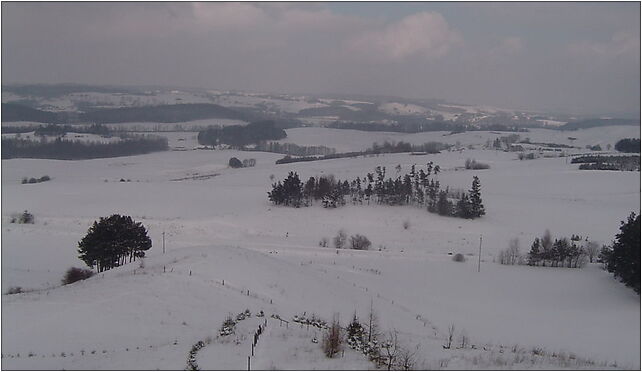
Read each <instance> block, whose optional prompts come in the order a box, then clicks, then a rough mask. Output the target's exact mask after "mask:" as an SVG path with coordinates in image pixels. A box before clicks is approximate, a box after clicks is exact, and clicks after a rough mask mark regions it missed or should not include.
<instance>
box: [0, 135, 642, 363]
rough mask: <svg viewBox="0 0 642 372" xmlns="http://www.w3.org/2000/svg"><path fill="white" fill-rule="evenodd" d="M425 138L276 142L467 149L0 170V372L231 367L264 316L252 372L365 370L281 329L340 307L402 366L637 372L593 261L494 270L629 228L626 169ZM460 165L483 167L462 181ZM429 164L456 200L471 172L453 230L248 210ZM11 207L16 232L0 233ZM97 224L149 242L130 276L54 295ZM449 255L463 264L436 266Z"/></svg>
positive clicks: (370, 210)
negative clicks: (323, 178)
mask: <svg viewBox="0 0 642 372" xmlns="http://www.w3.org/2000/svg"><path fill="white" fill-rule="evenodd" d="M635 130H636V128H635V127H611V128H608V129H605V128H591V129H587V130H579V131H575V132H573V134H572V136H573V137H574V138H576V139H574V140H570V139H568V138H567V137H568V133H561V132H558V131H553V130H545V129H542V130H533V131H531V132H529V133H524V134H521V133H520V135H523V136H524V137H525V136H528V137H530V140H531V142H555V143H569V144H571V143H572V145H573V146H577V147H583V146H585V145H587V144H590V145H594V144H596V143H601V144H605V143H614V141H615V140H617V139H619V138H621V137H623V136H633V135H635V133H634V132H635ZM444 134H446V133H440V132H431V133H422V134H419V135H405V134H399V133H386V132H376V133H371V132H368V133H364V132H356V131H348V130H333V129H325V128H295V129H290V130H288V138H287V139H286V140H285V142H291V143H298V144H305V145H313V144H324V145H329V146H333V147H336V148H337V150H338V151H355V150H362V149H364V148H365V147H369V146H370V145H371V144H372V142H377V141H378V142H380V143H381V142H383V140H394V141H400V140H404V141H409V142H412V143H423V142H427V141H433V140H434V141H441V142H447V143H451V144H455V143H457V142H459V143H460V145H462V146H465V145H469V144H470V145H474V147H475V148H476V149H475V150H467V149H465V150H464V149H462V150H461V151H453V152H448V151H445V152H442V153H441V154H435V155H419V156H416V155H410V154H388V155H380V156H369V157H356V158H346V159H335V160H324V161H315V162H308V163H293V164H283V165H276V164H275V161H276V160H277V159H279V158H281V157H282V155H280V154H270V153H261V152H251V153H250V152H239V151H231V150H224V151H222V150H219V151H212V150H200V151H196V150H195V151H181V152H162V153H155V154H148V155H141V156H132V157H120V158H111V159H93V160H84V161H56V160H38V159H11V160H2V168H3V172H2V200H3V203H2V243H3V246H2V252H3V253H2V256H3V257H2V258H3V260H2V291H3V293H5V292H6V291H7V290H8V289H9V288H10V287H15V286H20V287H22V288H23V289H24V290H26V292H25V293H20V294H12V295H6V294H3V295H2V311H3V314H2V315H3V316H2V336H3V347H2V367H3V368H4V369H184V368H185V366H186V361H187V358H188V354H189V352H190V349H191V348H192V346H193V345H194V344H196V343H197V342H198V341H204V345H205V346H204V347H203V348H202V349H200V350H199V351H198V354H197V361H198V364H199V366H200V367H201V368H202V369H246V368H247V365H246V363H247V356H248V355H249V353H250V352H251V351H250V350H251V338H252V334H253V332H254V331H255V330H256V327H258V325H259V324H261V323H262V322H264V321H265V319H267V320H268V325H267V328H266V333H265V334H264V335H262V336H261V341H260V342H259V343H258V345H257V349H256V355H255V357H253V358H252V359H251V361H252V363H253V364H252V365H253V368H256V369H372V368H374V364H372V363H370V362H369V361H368V360H367V359H366V358H365V357H364V356H363V355H361V354H359V353H358V352H356V351H353V350H350V349H346V351H345V354H344V355H343V357H339V358H334V359H327V358H326V357H325V356H324V355H323V353H322V350H321V346H320V344H315V343H313V342H312V341H311V340H312V339H313V338H315V337H316V338H318V339H319V340H320V339H321V338H322V334H323V331H321V330H319V329H312V328H308V327H302V326H300V325H298V324H296V323H293V322H292V319H293V317H294V316H295V315H297V314H302V313H304V312H305V313H306V314H308V315H309V314H312V313H314V314H316V316H319V317H321V318H322V319H325V320H327V321H331V320H332V318H333V317H334V316H335V315H336V314H338V316H339V317H340V320H341V322H342V323H343V324H345V323H346V322H347V321H348V320H349V319H350V318H351V317H352V315H353V313H354V312H356V313H357V315H358V316H359V317H360V319H362V321H365V318H366V316H367V314H368V312H369V310H370V306H371V303H372V306H373V308H374V310H375V312H376V314H377V317H378V319H379V324H380V329H381V332H382V337H385V336H386V335H387V334H388V332H389V331H393V330H396V331H397V332H398V335H399V340H400V343H401V344H402V345H404V347H406V348H408V349H411V350H414V351H415V367H416V368H419V369H479V368H490V369H496V368H519V369H585V368H616V369H621V368H632V369H638V368H640V365H639V361H640V353H639V351H640V302H639V296H638V295H636V294H635V293H633V291H631V290H630V289H628V288H625V287H624V286H622V285H621V284H620V283H618V282H617V281H615V280H614V279H613V278H612V277H611V275H610V274H608V273H606V272H604V271H602V270H601V269H600V267H599V265H597V264H593V265H590V264H589V265H588V266H587V267H585V268H583V269H558V268H541V267H537V268H536V267H527V266H503V265H499V264H498V263H496V262H495V259H496V257H497V254H498V252H499V251H500V250H502V249H504V248H506V247H507V246H508V242H509V240H510V239H513V238H518V239H519V243H520V247H521V251H522V253H525V252H526V251H527V250H528V247H529V245H530V243H531V242H532V240H533V239H534V238H535V237H536V236H541V235H542V233H543V232H544V230H546V229H550V231H551V233H552V234H553V236H555V237H559V236H570V235H571V234H579V235H581V236H583V237H588V238H590V239H591V240H595V241H596V242H598V243H599V244H608V243H610V241H611V240H612V239H613V237H614V235H615V234H616V233H617V232H618V231H619V230H618V226H619V221H620V220H622V219H624V218H625V217H626V216H627V215H628V213H630V212H631V211H635V212H636V213H639V210H638V209H637V208H638V207H637V206H639V203H640V194H639V188H640V182H639V173H637V172H609V171H580V170H578V169H577V164H570V163H569V162H567V159H566V158H560V157H554V158H544V157H542V158H538V159H535V160H528V161H519V160H517V155H516V154H515V153H509V152H501V151H493V150H481V148H482V147H483V146H484V145H485V143H486V142H487V141H488V140H489V139H490V140H492V139H494V138H496V137H498V136H501V135H507V133H504V134H501V133H499V134H496V133H492V132H468V133H460V134H454V135H445V136H444ZM176 136H177V137H178V136H181V137H180V138H183V137H182V136H183V134H180V133H179V134H176ZM177 140H178V139H175V141H177ZM190 140H191V141H193V138H191V139H190ZM576 151H578V152H579V151H580V149H577V150H576ZM231 157H237V158H239V159H245V158H256V159H257V164H256V166H255V167H252V168H242V169H231V168H229V167H228V166H227V164H228V160H229V159H230V158H231ZM468 158H474V159H476V160H478V161H480V162H484V163H488V164H490V166H491V168H490V169H487V170H478V171H473V170H465V169H463V165H464V162H465V160H466V159H468ZM428 161H433V162H434V163H436V164H439V165H440V166H441V168H442V172H441V173H440V174H439V175H438V176H437V179H438V180H439V181H440V182H441V183H442V185H444V186H445V185H449V186H451V187H452V188H456V189H464V190H465V189H468V188H469V187H470V182H471V180H472V177H473V175H477V176H479V177H480V180H481V183H482V196H483V200H484V204H485V205H486V210H487V215H486V216H484V217H483V218H481V219H477V220H463V219H456V218H450V217H441V216H438V215H435V214H430V213H428V212H426V211H425V210H423V209H419V208H413V207H409V206H406V207H401V206H399V207H385V206H378V205H361V206H359V205H350V204H349V205H347V206H345V207H342V208H338V209H324V208H322V207H321V206H320V205H315V206H311V207H308V208H299V209H296V208H286V207H275V206H273V205H271V204H270V203H269V202H268V200H267V197H266V192H267V191H268V190H269V188H270V185H271V184H272V183H273V182H275V181H276V180H280V179H283V178H284V177H285V176H286V175H287V173H288V172H289V171H296V172H298V173H299V175H300V176H301V178H302V179H307V178H308V177H310V176H319V175H324V174H325V175H327V174H333V175H334V176H335V177H337V178H340V179H347V178H349V177H356V176H361V177H363V176H365V174H366V173H367V172H372V171H373V169H374V168H375V167H376V166H378V165H382V166H386V168H387V169H388V172H389V174H390V175H391V176H395V174H396V173H395V172H396V171H395V167H396V166H397V165H400V166H401V167H402V171H401V173H402V174H403V173H405V172H407V171H408V170H409V169H410V167H411V166H412V165H413V164H417V166H425V164H426V163H427V162H428ZM45 174H47V175H49V176H50V177H51V181H49V182H44V183H39V184H30V185H22V184H21V179H22V178H23V177H36V176H37V177H40V176H42V175H45ZM120 179H124V180H130V182H119V180H120ZM25 209H26V210H29V211H30V212H32V213H33V214H34V216H35V219H36V222H35V224H33V225H19V224H11V223H9V222H8V221H9V219H10V217H11V215H12V214H14V213H19V212H22V211H23V210H25ZM112 213H120V214H127V215H131V216H132V217H133V218H134V219H135V220H137V221H140V222H142V223H143V224H144V225H145V226H146V227H147V228H148V230H149V235H150V237H151V238H152V241H153V248H152V249H151V250H150V251H149V253H148V257H146V258H145V259H144V266H143V267H141V266H140V264H139V263H138V262H136V263H132V264H127V265H125V266H122V267H120V268H117V269H114V270H110V271H108V272H105V273H104V274H99V275H96V276H94V277H92V278H90V279H88V280H85V281H82V282H77V283H74V284H71V285H67V286H60V285H59V282H60V279H61V278H62V275H63V273H64V271H65V270H66V269H67V268H69V267H70V266H83V263H82V262H81V261H80V260H78V258H76V257H77V253H76V250H77V242H78V241H79V240H80V239H81V238H82V237H83V236H84V234H85V233H86V231H87V228H88V227H89V226H90V224H91V223H92V222H93V221H94V220H96V219H98V218H99V217H101V216H108V215H110V214H112ZM404 221H409V223H410V227H409V229H407V230H406V229H404V228H403V223H404ZM339 229H345V230H346V231H347V233H348V235H352V234H357V233H358V234H363V235H366V236H367V237H368V238H369V239H370V240H371V241H372V243H373V248H372V249H371V250H369V251H353V250H347V249H346V250H336V249H334V248H330V247H320V246H319V245H318V242H319V241H320V240H321V239H322V238H324V237H325V238H328V239H331V238H332V237H333V236H334V235H336V233H337V231H338V230H339ZM163 232H165V240H166V253H165V254H163V252H162V234H163ZM480 235H481V236H482V237H483V247H482V248H483V249H482V256H481V259H482V262H481V272H480V273H478V272H477V258H478V257H477V252H478V249H479V238H480ZM449 253H462V254H464V256H465V257H466V258H467V260H466V262H464V263H458V262H453V261H452V259H451V258H452V257H451V256H450V255H449ZM29 290H33V291H29ZM248 291H249V292H248ZM245 309H249V310H250V311H251V312H252V314H256V313H257V312H259V311H260V310H263V311H264V312H265V314H266V316H267V317H266V318H265V319H259V318H257V317H256V316H255V315H253V316H252V317H251V318H249V319H247V320H244V321H242V322H240V323H239V324H238V326H237V332H236V333H235V335H233V336H224V337H223V336H220V335H219V333H218V330H219V328H220V326H221V324H222V322H223V321H224V320H225V318H226V317H227V316H228V315H233V316H234V315H236V314H238V313H239V312H242V311H244V310H245ZM272 314H278V315H279V316H280V317H281V318H282V319H284V320H288V321H290V323H283V322H280V321H278V320H277V319H274V318H271V317H270V315H272ZM263 324H264V323H263ZM451 324H452V325H455V329H456V334H455V337H456V339H459V337H460V336H461V335H463V334H465V335H467V337H469V340H470V341H469V343H468V344H467V346H466V347H465V348H462V349H456V348H453V349H450V350H447V349H444V348H443V347H442V345H443V344H444V343H445V342H446V339H447V334H448V327H449V326H450V325H451ZM614 340H617V342H614ZM472 345H475V348H472ZM18 354H19V356H18ZM30 354H31V355H30ZM72 354H73V355H72ZM553 354H554V356H553ZM591 363H593V364H591Z"/></svg>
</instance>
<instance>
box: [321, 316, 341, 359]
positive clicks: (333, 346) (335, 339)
mask: <svg viewBox="0 0 642 372" xmlns="http://www.w3.org/2000/svg"><path fill="white" fill-rule="evenodd" d="M342 344H343V338H342V337H341V325H340V324H339V316H338V315H335V317H334V320H333V321H332V324H331V325H330V328H329V329H328V331H327V332H326V334H325V336H324V337H323V352H324V353H325V355H326V356H327V357H328V358H332V357H334V356H335V355H336V354H337V353H339V352H340V351H341V348H342Z"/></svg>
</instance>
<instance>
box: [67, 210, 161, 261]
mask: <svg viewBox="0 0 642 372" xmlns="http://www.w3.org/2000/svg"><path fill="white" fill-rule="evenodd" d="M151 247H152V241H151V239H150V238H149V236H147V230H146V229H145V227H144V226H143V225H142V224H141V223H140V222H134V221H133V220H132V218H131V217H130V216H121V215H118V214H114V215H112V216H110V217H108V218H105V217H101V218H100V220H99V221H94V223H93V225H92V226H91V227H90V228H89V230H88V231H87V235H85V237H83V238H82V240H81V241H80V242H78V253H79V256H78V258H80V259H81V260H82V261H84V262H85V263H86V264H87V265H88V266H90V267H92V268H93V267H96V269H97V270H98V272H102V271H104V270H109V269H111V268H113V267H117V266H120V265H124V264H125V263H126V261H127V259H128V258H129V262H131V261H132V260H134V261H135V260H136V258H137V257H143V256H144V255H145V251H147V250H148V249H150V248H151Z"/></svg>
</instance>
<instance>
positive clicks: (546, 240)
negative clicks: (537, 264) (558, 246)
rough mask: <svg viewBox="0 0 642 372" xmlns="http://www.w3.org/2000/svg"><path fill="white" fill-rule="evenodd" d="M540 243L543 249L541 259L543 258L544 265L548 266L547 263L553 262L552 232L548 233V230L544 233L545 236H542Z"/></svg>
mask: <svg viewBox="0 0 642 372" xmlns="http://www.w3.org/2000/svg"><path fill="white" fill-rule="evenodd" d="M540 243H541V247H542V251H541V253H540V257H541V258H542V263H543V265H544V266H546V261H552V260H553V238H552V237H551V232H550V231H548V229H547V230H546V231H544V235H543V236H542V239H541V240H540ZM551 265H552V263H551Z"/></svg>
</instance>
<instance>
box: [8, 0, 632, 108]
mask: <svg viewBox="0 0 642 372" xmlns="http://www.w3.org/2000/svg"><path fill="white" fill-rule="evenodd" d="M2 79H3V80H2V81H3V83H5V84H6V83H15V82H20V83H59V82H74V83H87V84H112V85H121V84H126V85H172V86H185V87H189V86H193V87H202V88H211V89H238V90H254V91H267V92H284V93H362V94H373V95H397V96H403V97H418V98H440V99H446V100H449V101H454V102H460V103H471V104H488V105H495V106H498V107H502V108H519V109H532V110H546V111H556V112H569V113H582V114H605V113H639V111H640V4H639V3H298V4H297V3H285V4H279V3H258V4H257V3H117V2H114V3H77V2H68V3H24V2H20V3H7V2H3V3H2Z"/></svg>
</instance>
